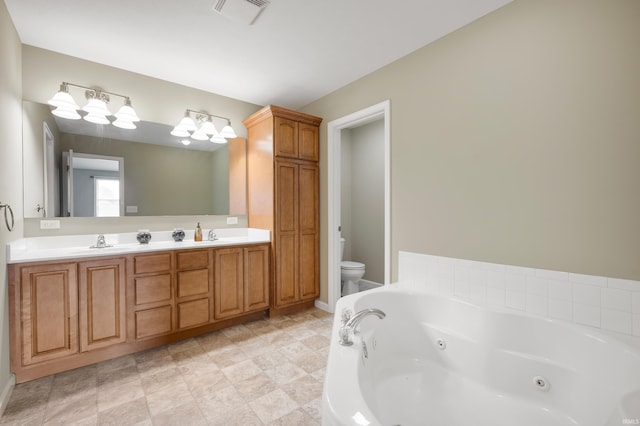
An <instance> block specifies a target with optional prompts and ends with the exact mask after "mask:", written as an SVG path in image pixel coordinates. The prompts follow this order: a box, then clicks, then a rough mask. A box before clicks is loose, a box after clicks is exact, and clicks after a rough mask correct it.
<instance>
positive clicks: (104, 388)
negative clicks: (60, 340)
mask: <svg viewBox="0 0 640 426" xmlns="http://www.w3.org/2000/svg"><path fill="white" fill-rule="evenodd" d="M332 322H333V316H332V315H331V314H328V313H326V312H324V311H321V310H319V309H312V310H310V311H305V312H302V313H299V314H295V315H288V316H282V317H278V318H271V319H264V320H259V321H254V322H250V323H247V324H244V325H238V326H235V327H231V328H228V329H224V330H220V331H216V332H213V333H209V334H205V335H201V336H198V337H195V338H191V339H187V340H183V341H180V342H176V343H174V344H170V345H166V346H162V347H158V348H154V349H150V350H148V351H145V352H140V353H136V354H132V355H126V356H123V357H120V358H116V359H112V360H109V361H104V362H101V363H98V364H93V365H90V366H87V367H83V368H79V369H76V370H71V371H67V372H64V373H59V374H56V375H54V376H48V377H44V378H41V379H37V380H33V381H31V382H26V383H22V384H18V385H16V387H15V389H14V391H13V394H12V396H11V399H10V401H9V404H8V405H7V408H6V410H5V412H4V415H3V416H2V417H1V418H0V424H1V425H3V426H4V425H65V426H67V425H103V424H108V425H116V424H117V425H134V424H136V425H191V426H196V425H225V426H232V425H242V426H250V425H255V426H261V425H296V426H297V425H310V426H312V425H319V424H320V405H321V394H322V382H323V379H324V373H325V365H326V359H327V354H328V352H329V344H330V333H331V326H332Z"/></svg>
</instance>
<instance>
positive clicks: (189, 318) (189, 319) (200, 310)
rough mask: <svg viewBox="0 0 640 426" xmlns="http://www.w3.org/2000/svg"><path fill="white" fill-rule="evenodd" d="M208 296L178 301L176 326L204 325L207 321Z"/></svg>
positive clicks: (208, 309)
mask: <svg viewBox="0 0 640 426" xmlns="http://www.w3.org/2000/svg"><path fill="white" fill-rule="evenodd" d="M210 312H211V309H210V308H209V298H208V297H206V298H204V299H198V300H192V301H191V302H183V303H178V328H187V327H193V326H196V325H204V324H206V323H208V322H209V313H210Z"/></svg>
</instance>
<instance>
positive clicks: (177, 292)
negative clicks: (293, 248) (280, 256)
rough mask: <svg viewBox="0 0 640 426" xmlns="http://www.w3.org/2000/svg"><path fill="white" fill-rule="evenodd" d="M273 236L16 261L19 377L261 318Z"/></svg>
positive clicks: (13, 325) (14, 327) (13, 296)
mask: <svg viewBox="0 0 640 426" xmlns="http://www.w3.org/2000/svg"><path fill="white" fill-rule="evenodd" d="M270 256H271V254H270V244H269V243H268V242H261V243H254V244H241V245H232V246H230V245H226V246H222V247H205V248H189V249H179V250H163V251H153V252H139V253H134V254H116V255H105V256H95V257H82V258H74V259H68V260H65V259H62V260H40V261H34V262H22V263H12V264H9V265H8V270H9V316H10V330H11V336H10V338H11V369H12V371H13V373H14V374H15V375H16V381H17V382H18V383H20V382H24V381H27V380H32V379H35V378H38V377H42V376H46V375H50V374H54V373H57V372H60V371H65V370H69V369H72V368H77V367H80V366H84V365H87V364H91V363H95V362H99V361H103V360H106V359H110V358H115V357H118V356H121V355H125V354H129V353H133V352H137V351H141V350H144V349H148V348H151V347H154V346H159V345H164V344H166V343H170V342H174V341H176V340H180V339H184V338H188V337H192V336H196V335H199V334H202V333H206V332H209V331H212V330H216V329H220V328H223V327H228V326H231V325H235V324H240V323H243V322H247V321H252V320H255V319H259V318H262V317H264V316H265V315H266V314H267V313H268V310H269V294H270V274H271V272H270Z"/></svg>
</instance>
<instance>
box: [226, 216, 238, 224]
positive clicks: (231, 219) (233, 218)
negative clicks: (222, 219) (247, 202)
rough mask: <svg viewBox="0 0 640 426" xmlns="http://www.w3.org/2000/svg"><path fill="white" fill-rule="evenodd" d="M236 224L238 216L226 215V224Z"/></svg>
mask: <svg viewBox="0 0 640 426" xmlns="http://www.w3.org/2000/svg"><path fill="white" fill-rule="evenodd" d="M237 224H238V218H237V217H235V216H234V217H228V218H227V225H237Z"/></svg>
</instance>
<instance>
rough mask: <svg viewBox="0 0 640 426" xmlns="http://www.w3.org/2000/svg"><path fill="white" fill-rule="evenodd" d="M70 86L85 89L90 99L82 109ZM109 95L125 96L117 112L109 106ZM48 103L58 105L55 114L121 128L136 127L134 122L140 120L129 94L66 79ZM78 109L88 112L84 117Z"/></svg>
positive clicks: (86, 95)
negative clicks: (111, 118) (112, 111)
mask: <svg viewBox="0 0 640 426" xmlns="http://www.w3.org/2000/svg"><path fill="white" fill-rule="evenodd" d="M69 86H73V87H77V88H80V89H85V92H84V95H85V97H86V98H87V99H88V100H89V101H88V102H87V104H86V105H85V106H84V107H82V109H81V108H80V107H79V106H78V104H77V103H76V101H75V100H74V99H73V97H72V96H71V94H70V93H69ZM109 95H111V96H119V97H121V98H124V105H123V106H122V107H120V109H119V110H118V112H116V113H115V114H112V113H111V111H109V108H108V107H107V104H108V103H109V101H110V100H111V99H110V97H109ZM48 103H49V105H52V106H54V107H56V108H55V109H54V110H53V111H52V112H51V113H52V114H53V115H55V116H58V117H62V118H67V119H70V120H79V119H80V118H83V119H84V120H86V121H88V122H90V123H96V124H113V125H114V126H116V127H119V128H121V129H135V128H136V125H135V124H133V123H134V122H137V121H140V118H139V117H138V115H137V114H136V112H135V110H134V109H133V108H132V107H131V99H129V97H128V96H124V95H119V94H117V93H113V92H107V91H105V90H102V89H98V88H91V87H86V86H82V85H79V84H74V83H68V82H65V81H63V82H62V84H61V85H60V91H58V93H56V94H55V95H54V96H53V97H52V98H51V99H49V101H48ZM78 110H82V111H84V112H86V114H85V115H84V117H83V116H82V115H80V114H79V113H78ZM107 116H115V118H116V119H115V120H114V121H113V122H111V120H109V119H108V118H107Z"/></svg>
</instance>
